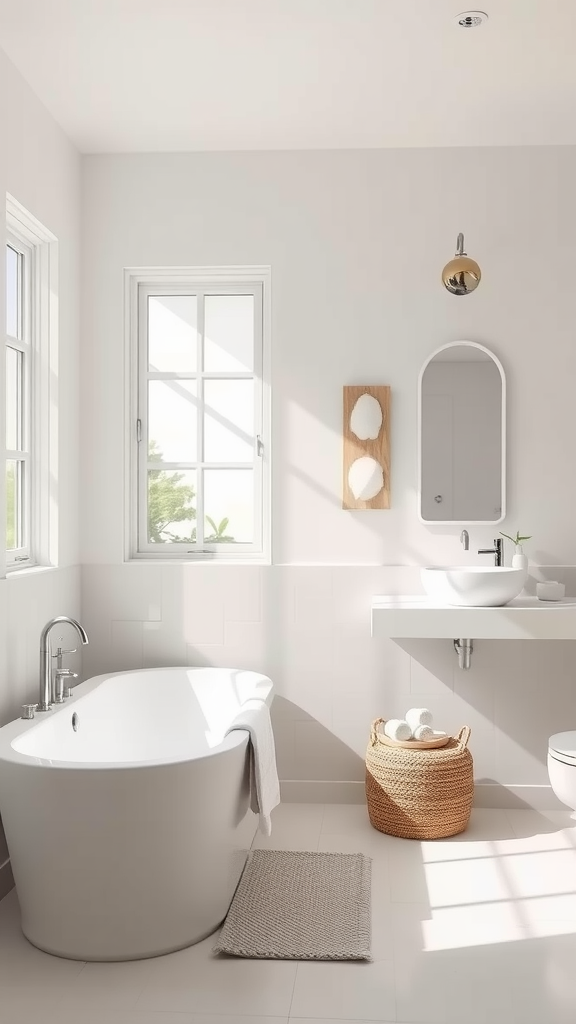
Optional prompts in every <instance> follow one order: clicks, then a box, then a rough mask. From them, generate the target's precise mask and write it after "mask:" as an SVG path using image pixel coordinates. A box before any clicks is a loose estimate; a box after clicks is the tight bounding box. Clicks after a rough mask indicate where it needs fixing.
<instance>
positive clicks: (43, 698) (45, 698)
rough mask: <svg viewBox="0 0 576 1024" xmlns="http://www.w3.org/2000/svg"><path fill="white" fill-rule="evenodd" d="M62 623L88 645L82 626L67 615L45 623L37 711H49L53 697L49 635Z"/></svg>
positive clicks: (41, 647)
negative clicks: (67, 625) (67, 624)
mask: <svg viewBox="0 0 576 1024" xmlns="http://www.w3.org/2000/svg"><path fill="white" fill-rule="evenodd" d="M63 622H67V623H69V625H71V626H74V629H75V630H76V632H77V633H78V636H79V637H80V640H81V642H82V644H83V645H85V644H87V643H88V634H87V633H86V630H85V629H84V627H83V626H81V625H80V623H79V622H78V621H77V620H76V619H71V618H70V616H69V615H57V616H56V618H55V619H50V622H47V623H46V625H45V626H44V629H43V630H42V632H41V634H40V700H39V703H38V707H37V709H36V710H37V711H50V710H51V708H52V704H53V700H54V695H53V692H52V690H53V686H52V666H51V660H50V633H51V630H52V629H53V627H54V626H60V625H62V623H63Z"/></svg>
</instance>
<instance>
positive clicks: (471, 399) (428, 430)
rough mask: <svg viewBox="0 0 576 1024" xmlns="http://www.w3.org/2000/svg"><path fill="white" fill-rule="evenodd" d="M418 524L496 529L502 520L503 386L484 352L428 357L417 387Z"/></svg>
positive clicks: (451, 350) (459, 346)
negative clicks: (494, 525) (487, 525)
mask: <svg viewBox="0 0 576 1024" xmlns="http://www.w3.org/2000/svg"><path fill="white" fill-rule="evenodd" d="M418 391H419V466H420V469H419V485H420V504H419V511H420V518H421V519H422V521H423V522H426V523H470V524H475V523H477V524H480V523H500V522H501V521H502V520H503V519H504V516H505V513H506V379H505V376H504V370H503V368H502V364H501V363H500V361H499V360H498V359H497V358H496V356H495V355H493V353H492V352H490V350H489V349H487V348H485V347H484V346H483V345H478V344H477V343H476V342H474V341H456V342H451V343H450V344H449V345H443V346H442V348H440V349H437V351H436V352H433V353H432V355H431V356H430V358H429V359H428V360H427V361H426V363H425V364H424V366H423V367H422V370H421V372H420V379H419V388H418Z"/></svg>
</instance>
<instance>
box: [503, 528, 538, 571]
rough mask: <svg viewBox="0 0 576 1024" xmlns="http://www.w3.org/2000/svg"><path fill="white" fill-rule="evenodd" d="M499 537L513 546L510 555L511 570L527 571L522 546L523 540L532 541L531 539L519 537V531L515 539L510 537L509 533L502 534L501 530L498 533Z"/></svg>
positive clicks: (526, 561)
mask: <svg viewBox="0 0 576 1024" xmlns="http://www.w3.org/2000/svg"><path fill="white" fill-rule="evenodd" d="M500 536H501V537H505V538H506V540H510V541H512V543H513V545H514V554H513V555H512V568H513V569H527V568H528V555H525V554H524V548H523V547H522V544H523V543H524V541H525V540H532V537H531V536H530V537H521V536H520V531H519V530H518V531H517V532H516V536H515V537H511V536H510V534H509V533H502V530H501V531H500Z"/></svg>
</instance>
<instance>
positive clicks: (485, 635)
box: [372, 595, 576, 640]
mask: <svg viewBox="0 0 576 1024" xmlns="http://www.w3.org/2000/svg"><path fill="white" fill-rule="evenodd" d="M372 636H375V637H391V638H398V639H401V638H403V637H404V638H408V637H410V638H412V639H437V638H445V639H453V638H454V637H471V638H473V639H474V640H576V599H571V598H566V599H565V600H564V601H554V602H544V601H539V600H538V599H537V598H535V597H517V598H515V599H514V601H511V602H510V604H507V605H504V606H503V607H501V608H478V607H473V608H460V607H455V606H454V605H442V604H437V603H435V602H433V601H431V600H430V598H429V597H426V596H424V595H422V596H419V595H415V596H401V597H391V596H383V597H374V598H373V599H372Z"/></svg>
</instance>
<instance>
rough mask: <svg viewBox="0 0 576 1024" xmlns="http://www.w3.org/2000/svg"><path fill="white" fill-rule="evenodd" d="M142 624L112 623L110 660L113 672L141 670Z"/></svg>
mask: <svg viewBox="0 0 576 1024" xmlns="http://www.w3.org/2000/svg"><path fill="white" fill-rule="evenodd" d="M143 625H144V624H143V623H142V622H118V621H113V622H112V660H113V662H114V671H117V672H122V671H125V670H130V669H133V668H142V665H143V660H144V659H143V639H142V627H143Z"/></svg>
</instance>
